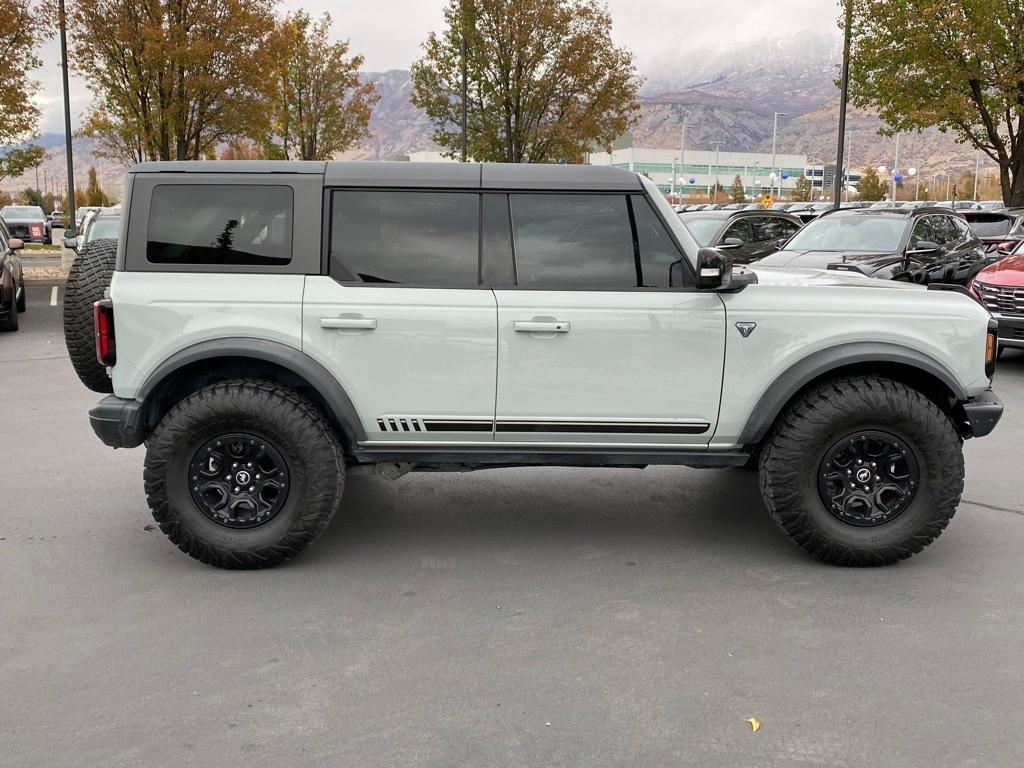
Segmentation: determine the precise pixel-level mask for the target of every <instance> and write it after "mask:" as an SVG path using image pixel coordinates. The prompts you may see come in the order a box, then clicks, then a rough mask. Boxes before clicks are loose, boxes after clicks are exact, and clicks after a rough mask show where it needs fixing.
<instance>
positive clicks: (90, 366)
mask: <svg viewBox="0 0 1024 768" xmlns="http://www.w3.org/2000/svg"><path fill="white" fill-rule="evenodd" d="M116 256H117V240H112V239H106V238H104V239H100V240H93V241H92V242H91V243H89V244H88V245H86V246H85V247H84V248H82V250H81V251H79V253H78V255H77V256H75V261H74V263H73V264H72V265H71V272H70V273H69V274H68V283H67V287H66V288H65V289H64V343H65V344H66V345H67V348H68V354H69V355H70V356H71V365H73V366H74V368H75V373H77V374H78V378H79V379H81V380H82V383H83V384H85V386H87V387H88V388H89V389H91V390H93V391H94V392H113V391H114V387H113V384H112V382H111V381H110V377H109V376H108V375H107V370H106V368H104V367H103V366H102V365H100V363H99V361H98V360H97V359H96V331H95V328H94V327H93V318H92V305H93V302H96V301H99V300H100V299H102V298H103V293H104V291H106V289H107V287H108V286H109V285H110V278H111V276H112V275H113V274H114V261H115V259H116Z"/></svg>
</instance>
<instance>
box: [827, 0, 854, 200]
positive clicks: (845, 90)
mask: <svg viewBox="0 0 1024 768" xmlns="http://www.w3.org/2000/svg"><path fill="white" fill-rule="evenodd" d="M845 2H846V19H845V21H844V23H843V74H842V78H841V80H840V83H839V146H838V147H837V148H836V175H835V177H834V178H833V179H832V207H833V208H839V206H840V193H841V192H842V190H841V189H840V188H839V185H840V184H842V183H843V178H844V174H843V143H844V142H845V141H846V102H847V100H848V99H849V94H850V28H851V27H852V26H853V0H845ZM824 180H825V179H824V177H822V181H824ZM846 199H847V200H849V199H850V193H849V192H847V193H846Z"/></svg>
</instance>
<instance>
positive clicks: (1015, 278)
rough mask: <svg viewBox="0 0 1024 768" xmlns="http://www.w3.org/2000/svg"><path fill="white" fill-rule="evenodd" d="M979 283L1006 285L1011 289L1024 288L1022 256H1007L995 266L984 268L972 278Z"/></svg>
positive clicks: (1023, 259)
mask: <svg viewBox="0 0 1024 768" xmlns="http://www.w3.org/2000/svg"><path fill="white" fill-rule="evenodd" d="M974 279H975V281H977V282H979V283H991V284H992V285H1006V286H1010V287H1013V288H1017V287H1021V286H1024V254H1022V255H1019V256H1007V257H1006V258H1005V259H1002V260H1001V261H997V262H996V263H995V264H992V265H990V266H987V267H985V268H984V269H983V270H981V272H979V273H978V274H977V275H975V277H974Z"/></svg>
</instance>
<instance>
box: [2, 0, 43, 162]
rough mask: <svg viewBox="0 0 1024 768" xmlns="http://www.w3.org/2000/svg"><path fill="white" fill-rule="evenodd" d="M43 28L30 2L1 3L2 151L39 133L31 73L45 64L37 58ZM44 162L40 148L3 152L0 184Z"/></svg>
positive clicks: (34, 83)
mask: <svg viewBox="0 0 1024 768" xmlns="http://www.w3.org/2000/svg"><path fill="white" fill-rule="evenodd" d="M41 28H42V27H41V26H40V24H39V19H37V18H35V17H34V16H33V13H32V10H31V8H30V7H29V0H0V147H2V146H4V145H5V144H22V143H23V142H24V141H25V140H27V139H29V138H31V137H32V136H33V135H34V134H35V132H36V125H37V123H38V120H39V109H38V108H37V107H36V106H35V104H33V103H32V96H33V95H34V94H35V93H36V91H37V90H38V89H39V84H38V83H37V82H36V81H34V80H32V78H31V77H29V72H30V71H31V70H32V69H34V68H36V67H38V66H40V64H41V62H40V61H39V57H38V56H37V55H36V50H37V47H38V44H39V32H38V30H39V29H41ZM42 159H43V150H42V148H41V147H37V146H18V147H12V148H9V149H6V150H3V151H0V181H2V180H3V179H5V178H7V177H9V176H20V175H21V174H22V173H24V172H25V171H27V170H28V169H29V168H35V167H36V166H37V165H39V163H40V162H42Z"/></svg>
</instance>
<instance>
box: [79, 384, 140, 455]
mask: <svg viewBox="0 0 1024 768" xmlns="http://www.w3.org/2000/svg"><path fill="white" fill-rule="evenodd" d="M89 423H90V424H91V425H92V431H93V432H95V433H96V437H98V438H99V439H100V440H102V441H103V442H104V443H105V444H106V445H109V446H110V447H111V448H134V447H135V446H137V445H141V444H142V441H143V440H145V439H146V435H145V432H144V430H143V425H142V403H140V402H139V401H137V400H125V399H123V398H120V397H115V396H114V395H108V396H107V397H104V398H103V399H102V400H100V401H99V402H98V403H97V404H96V405H95V406H93V407H92V408H91V409H90V410H89Z"/></svg>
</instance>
